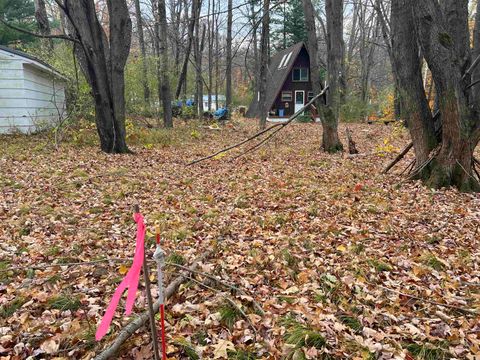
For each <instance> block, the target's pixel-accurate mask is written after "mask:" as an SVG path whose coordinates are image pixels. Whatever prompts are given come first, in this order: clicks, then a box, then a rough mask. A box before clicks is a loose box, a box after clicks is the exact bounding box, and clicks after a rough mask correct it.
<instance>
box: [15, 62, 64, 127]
mask: <svg viewBox="0 0 480 360" xmlns="http://www.w3.org/2000/svg"><path fill="white" fill-rule="evenodd" d="M24 69H25V80H24V81H25V100H26V111H27V113H28V115H29V117H30V118H31V119H32V121H33V123H34V124H37V125H41V124H45V123H52V122H55V121H56V120H58V118H59V117H62V116H65V83H64V82H63V81H61V80H59V79H57V78H55V77H53V76H51V75H50V74H46V73H45V72H42V71H40V70H37V69H36V68H34V67H32V66H28V65H25V66H24Z"/></svg>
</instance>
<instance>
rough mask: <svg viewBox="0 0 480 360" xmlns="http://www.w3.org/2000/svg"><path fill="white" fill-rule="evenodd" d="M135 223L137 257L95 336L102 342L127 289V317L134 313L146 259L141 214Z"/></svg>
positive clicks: (116, 292) (119, 286) (137, 215)
mask: <svg viewBox="0 0 480 360" xmlns="http://www.w3.org/2000/svg"><path fill="white" fill-rule="evenodd" d="M133 218H134V220H135V222H136V223H137V243H136V249H135V257H134V258H133V264H132V267H131V268H130V270H128V273H127V275H125V278H124V279H123V280H122V282H121V283H120V285H118V288H117V290H115V293H114V294H113V297H112V300H110V304H109V305H108V307H107V311H106V312H105V315H104V316H103V318H102V321H101V323H100V325H99V327H98V329H97V332H96V334H95V339H96V340H97V341H100V340H101V339H102V338H103V337H104V336H105V334H106V333H107V331H108V328H109V327H110V323H111V322H112V319H113V315H115V310H116V308H117V306H118V303H119V302H120V298H121V297H122V295H123V292H124V291H125V289H128V293H127V303H126V305H125V315H127V316H128V315H130V314H131V313H132V309H133V305H134V303H135V297H136V295H137V289H138V281H139V279H140V271H141V270H142V265H143V259H144V251H145V248H144V244H145V223H144V221H143V216H142V215H141V214H140V213H136V214H135V215H133Z"/></svg>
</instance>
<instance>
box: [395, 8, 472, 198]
mask: <svg viewBox="0 0 480 360" xmlns="http://www.w3.org/2000/svg"><path fill="white" fill-rule="evenodd" d="M479 10H480V3H479V5H477V18H476V24H475V27H474V29H473V35H472V36H471V34H470V28H469V15H468V0H442V1H438V0H422V1H416V0H392V10H391V31H392V45H393V48H392V50H393V54H392V55H393V70H394V74H395V79H396V82H397V86H398V88H399V89H400V97H401V102H402V115H403V116H404V118H405V119H406V121H407V123H408V128H409V131H410V134H411V137H412V142H413V146H414V149H415V158H416V165H415V169H414V171H413V175H412V177H414V178H417V179H421V180H423V181H424V182H425V183H426V184H427V185H429V186H431V187H435V188H440V187H446V186H455V187H457V188H458V189H460V190H462V191H479V190H480V184H479V179H478V173H476V170H475V163H476V160H475V158H474V151H475V148H476V146H477V145H478V143H479V141H480V119H479V114H480V82H479V81H478V80H479V79H480V71H479V69H478V65H479V64H480V11H479ZM471 37H473V39H471ZM472 40H473V41H472ZM472 43H473V46H472V45H471V44H472ZM419 54H421V56H420V55H419ZM422 57H423V58H424V59H425V61H426V63H427V64H428V67H429V69H430V71H431V73H432V77H433V81H434V84H435V89H436V96H437V102H438V108H439V116H432V113H431V111H430V109H429V108H428V103H427V101H426V97H425V89H424V88H423V85H422V81H421V80H422V78H421V61H422Z"/></svg>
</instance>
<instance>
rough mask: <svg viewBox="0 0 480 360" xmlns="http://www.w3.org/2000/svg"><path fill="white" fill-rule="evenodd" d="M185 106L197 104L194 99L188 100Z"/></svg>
mask: <svg viewBox="0 0 480 360" xmlns="http://www.w3.org/2000/svg"><path fill="white" fill-rule="evenodd" d="M185 104H186V105H187V106H193V105H195V102H194V101H193V100H192V99H187V102H186V103H185Z"/></svg>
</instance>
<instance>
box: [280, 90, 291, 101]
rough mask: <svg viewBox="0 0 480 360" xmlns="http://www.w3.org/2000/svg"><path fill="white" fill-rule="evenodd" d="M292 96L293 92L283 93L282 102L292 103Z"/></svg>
mask: <svg viewBox="0 0 480 360" xmlns="http://www.w3.org/2000/svg"><path fill="white" fill-rule="evenodd" d="M292 96H293V95H292V92H291V91H282V102H288V101H292Z"/></svg>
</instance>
